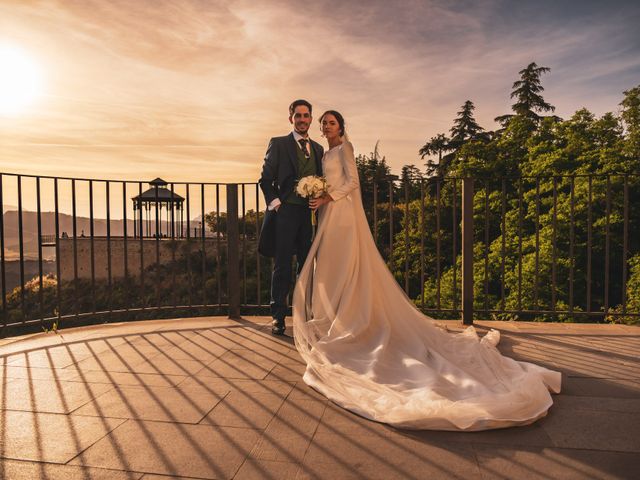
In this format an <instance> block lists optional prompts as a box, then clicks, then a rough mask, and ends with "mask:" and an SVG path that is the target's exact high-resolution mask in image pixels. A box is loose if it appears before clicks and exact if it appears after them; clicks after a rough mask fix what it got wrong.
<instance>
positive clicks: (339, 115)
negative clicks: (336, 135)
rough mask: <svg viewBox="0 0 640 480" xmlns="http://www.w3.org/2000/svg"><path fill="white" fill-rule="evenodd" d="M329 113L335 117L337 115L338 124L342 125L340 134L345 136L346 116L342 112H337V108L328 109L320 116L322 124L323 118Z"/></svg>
mask: <svg viewBox="0 0 640 480" xmlns="http://www.w3.org/2000/svg"><path fill="white" fill-rule="evenodd" d="M327 114H329V115H333V116H334V117H336V120H337V121H338V126H339V127H340V136H341V137H344V117H343V116H342V114H341V113H340V112H336V111H335V110H327V111H326V112H324V113H323V114H322V115H321V116H320V120H318V122H319V123H320V124H322V119H323V118H324V117H325V115H327Z"/></svg>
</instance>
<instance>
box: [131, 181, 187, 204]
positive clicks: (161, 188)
mask: <svg viewBox="0 0 640 480" xmlns="http://www.w3.org/2000/svg"><path fill="white" fill-rule="evenodd" d="M149 185H151V188H150V189H148V190H146V191H144V192H142V193H141V194H140V195H136V196H135V197H133V198H132V199H131V200H133V201H142V202H155V201H156V199H157V200H158V202H162V203H164V202H173V203H182V202H183V201H184V197H181V196H180V195H178V194H177V193H175V192H173V193H172V192H171V190H169V189H168V188H166V186H167V185H168V183H167V182H166V181H164V180H163V179H161V178H159V177H158V178H156V179H154V180H151V181H150V182H149ZM156 187H157V189H156ZM156 191H157V193H156ZM156 195H157V196H156Z"/></svg>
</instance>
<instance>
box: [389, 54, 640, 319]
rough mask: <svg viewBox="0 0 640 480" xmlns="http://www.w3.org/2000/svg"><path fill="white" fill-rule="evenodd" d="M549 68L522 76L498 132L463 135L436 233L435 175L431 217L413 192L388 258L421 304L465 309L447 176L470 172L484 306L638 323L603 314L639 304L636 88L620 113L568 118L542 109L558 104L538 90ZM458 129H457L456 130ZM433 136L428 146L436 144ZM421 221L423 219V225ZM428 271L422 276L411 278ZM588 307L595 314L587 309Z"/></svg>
mask: <svg viewBox="0 0 640 480" xmlns="http://www.w3.org/2000/svg"><path fill="white" fill-rule="evenodd" d="M547 71H548V69H546V68H544V67H537V66H536V65H535V64H531V65H529V66H528V67H527V68H526V69H525V70H523V71H521V72H520V75H521V80H520V81H518V82H516V84H514V92H513V94H512V97H514V98H516V100H517V101H516V104H515V105H514V106H513V110H514V112H515V114H514V115H510V116H509V117H508V121H506V122H504V124H505V127H504V128H503V129H501V130H500V131H498V132H495V133H491V134H489V135H482V133H483V132H482V131H479V133H478V132H476V134H475V138H473V137H472V135H470V134H469V135H466V136H465V137H464V140H463V139H462V138H463V137H462V136H461V135H458V138H459V139H460V141H459V143H458V144H457V145H456V147H455V150H453V152H452V153H451V154H449V159H450V161H449V162H448V163H447V165H446V169H444V173H446V174H447V176H448V177H449V178H447V179H445V180H446V181H444V182H442V185H441V187H442V188H441V192H440V193H441V198H440V203H439V204H440V211H439V214H438V215H439V216H440V222H439V225H440V228H439V229H438V228H437V227H436V225H435V221H434V220H435V218H434V217H435V216H436V211H437V208H436V205H437V202H435V201H434V189H433V188H432V187H433V183H432V184H428V185H427V190H426V191H427V194H426V198H425V201H424V208H425V209H426V211H425V212H424V213H422V202H421V201H419V200H418V199H417V198H418V197H417V196H416V195H415V194H414V195H413V196H412V197H411V201H410V204H409V208H408V211H409V215H408V216H407V217H406V218H405V217H403V219H402V224H401V229H400V231H399V232H398V233H397V234H396V237H395V242H394V255H393V264H392V266H393V270H394V275H395V276H396V278H397V279H398V281H399V282H400V283H401V284H402V285H404V278H405V272H406V271H407V268H408V272H409V278H410V281H409V294H410V295H411V296H412V297H413V298H414V299H416V302H417V303H418V304H419V305H422V300H423V296H424V307H425V310H428V309H430V308H448V309H456V308H459V307H460V298H461V291H460V285H461V256H460V241H461V237H460V232H461V224H460V221H461V219H460V218H453V217H452V215H453V214H452V212H451V211H450V210H451V209H452V207H453V200H454V197H455V198H456V202H457V205H458V208H459V205H460V201H461V198H460V187H459V185H458V188H457V189H456V190H455V191H454V189H453V183H454V180H453V179H452V178H450V177H458V178H459V177H467V176H471V177H473V178H474V179H476V180H475V196H474V225H475V229H474V230H475V232H474V238H475V242H474V257H475V264H474V279H475V282H474V285H475V292H474V293H475V308H476V309H477V310H481V309H483V308H485V309H486V310H499V309H505V310H507V311H509V310H513V311H520V312H522V311H526V310H531V309H536V310H547V311H552V310H554V309H556V310H564V311H568V312H569V313H567V314H563V315H560V314H547V315H542V316H538V317H537V318H538V319H539V320H565V321H585V320H594V319H597V318H599V319H603V318H608V319H609V320H612V321H613V320H616V321H627V322H635V321H637V317H631V316H614V315H609V316H608V317H607V316H606V315H603V314H604V313H605V310H606V311H607V312H609V313H611V314H613V313H616V312H617V313H620V314H621V313H623V310H624V308H623V305H622V304H623V302H624V300H625V298H626V301H627V305H626V310H624V311H625V312H635V313H639V312H640V309H639V308H638V302H639V298H638V295H637V293H636V292H637V291H638V287H637V282H638V272H640V268H638V264H640V261H639V260H638V255H639V252H640V241H638V238H640V216H638V215H637V213H636V212H635V209H633V208H632V206H633V205H637V204H639V203H640V177H639V176H638V174H640V155H639V154H638V152H639V150H638V145H639V143H638V139H639V138H640V135H639V132H640V86H639V87H636V88H633V89H630V90H628V91H626V92H624V99H623V100H622V102H621V104H620V105H621V106H622V111H621V113H620V115H619V116H618V115H614V114H613V113H606V114H604V115H602V116H601V117H596V116H595V115H593V114H592V113H591V112H589V111H588V110H587V109H581V110H578V111H577V112H575V113H574V114H573V115H572V116H571V118H569V119H567V120H562V119H560V118H558V117H555V116H543V115H541V113H543V112H548V111H553V107H552V106H551V105H550V104H548V103H546V102H545V101H544V99H542V97H541V95H540V93H541V92H542V90H543V89H542V87H541V85H540V82H539V80H540V75H541V74H542V73H544V72H547ZM452 130H453V129H452ZM452 133H453V135H452V137H454V136H455V133H456V132H452ZM432 140H434V139H432ZM430 143H431V142H428V143H427V144H426V145H425V146H424V147H423V150H421V152H424V153H431V154H433V152H436V151H437V150H436V148H435V147H433V145H430ZM448 145H451V143H448ZM443 163H444V162H443ZM441 172H442V169H441ZM439 173H440V172H439ZM589 176H591V178H590V177H589ZM625 205H626V211H625ZM402 207H403V206H401V208H400V210H401V212H403V211H404V208H402ZM421 218H424V220H423V222H424V225H426V227H424V226H422V227H421V226H420V225H421V223H420V222H421ZM625 218H626V220H625ZM454 225H455V229H456V232H455V235H456V236H457V245H456V251H453V245H452V244H453V235H454ZM407 226H408V229H409V235H408V239H409V241H408V242H406V238H407V235H406V233H405V228H406V227H407ZM485 228H486V229H485ZM421 229H424V234H422V231H421ZM625 230H626V232H627V233H626V237H627V240H626V242H627V244H626V248H627V251H626V262H625V256H624V249H625ZM437 238H440V239H441V242H440V243H441V245H440V255H439V257H438V256H437V255H436V239H437ZM420 242H422V244H421V243H420ZM421 258H422V263H421ZM438 258H439V262H438ZM438 263H439V265H438V266H439V274H438V271H436V264H438ZM625 269H626V276H627V278H628V281H627V284H626V288H625V287H624V284H623V282H624V278H623V277H624V275H625V273H624V270H625ZM423 271H424V274H423V273H422V272H423ZM421 275H424V279H425V281H424V283H422V284H421V282H419V281H416V279H419V278H420V277H421ZM606 282H608V289H605V284H606ZM421 286H422V289H421V288H420V287H421ZM421 290H422V291H421ZM605 290H606V292H605ZM587 299H589V302H588V301H587ZM589 309H590V310H591V311H592V312H596V313H598V312H600V316H599V317H594V316H586V315H582V314H581V312H584V311H586V310H589ZM634 309H635V310H634ZM445 315H446V314H445ZM478 315H480V316H482V317H484V318H486V317H487V314H486V313H482V312H479V313H478ZM449 316H450V314H449ZM509 317H513V315H507V318H509ZM520 317H522V318H534V317H535V315H527V314H526V313H525V314H522V313H521V314H520Z"/></svg>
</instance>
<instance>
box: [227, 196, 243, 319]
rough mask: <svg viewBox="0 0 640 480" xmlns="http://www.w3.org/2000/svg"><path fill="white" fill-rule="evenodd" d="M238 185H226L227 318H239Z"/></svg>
mask: <svg viewBox="0 0 640 480" xmlns="http://www.w3.org/2000/svg"><path fill="white" fill-rule="evenodd" d="M239 243H240V229H239V226H238V185H237V184H229V185H227V298H228V299H229V318H240V257H239V252H238V245H239Z"/></svg>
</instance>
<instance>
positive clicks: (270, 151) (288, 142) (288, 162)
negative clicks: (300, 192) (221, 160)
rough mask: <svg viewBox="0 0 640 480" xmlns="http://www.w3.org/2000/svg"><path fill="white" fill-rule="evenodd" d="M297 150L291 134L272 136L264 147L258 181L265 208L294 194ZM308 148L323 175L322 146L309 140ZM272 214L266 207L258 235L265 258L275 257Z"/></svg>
mask: <svg viewBox="0 0 640 480" xmlns="http://www.w3.org/2000/svg"><path fill="white" fill-rule="evenodd" d="M297 148H298V146H297V143H296V140H295V138H294V137H293V133H290V134H289V135H286V136H284V137H273V138H272V139H271V141H269V147H267V153H266V154H265V157H264V165H263V167H262V175H261V176H260V180H259V182H258V183H259V184H260V188H261V189H262V192H263V193H264V198H265V200H266V202H267V207H268V206H269V204H270V203H271V202H272V201H273V200H274V199H276V198H279V199H280V201H281V202H283V203H284V200H285V198H287V197H288V196H289V194H290V193H291V192H293V189H294V188H295V186H296V182H297V181H298V179H299V174H298V154H297ZM311 148H313V151H314V154H315V157H316V171H317V174H318V175H322V155H323V153H324V149H323V148H322V145H320V144H319V143H317V142H314V141H313V140H311ZM275 215H276V212H275V210H269V209H268V208H267V211H266V212H265V215H264V221H263V223H262V230H261V232H260V242H259V244H258V251H259V252H260V253H261V254H262V255H265V256H267V257H273V256H275V244H276V229H275V223H276V222H275Z"/></svg>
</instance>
